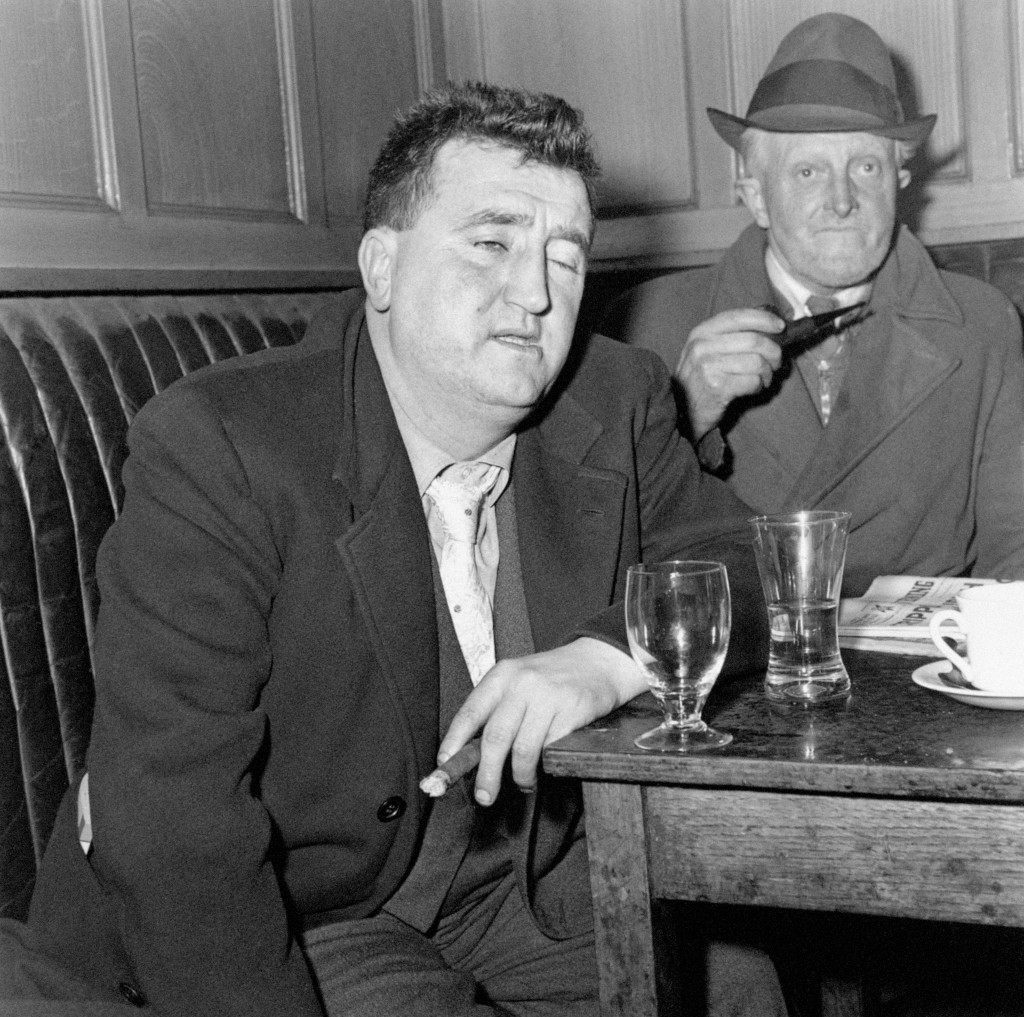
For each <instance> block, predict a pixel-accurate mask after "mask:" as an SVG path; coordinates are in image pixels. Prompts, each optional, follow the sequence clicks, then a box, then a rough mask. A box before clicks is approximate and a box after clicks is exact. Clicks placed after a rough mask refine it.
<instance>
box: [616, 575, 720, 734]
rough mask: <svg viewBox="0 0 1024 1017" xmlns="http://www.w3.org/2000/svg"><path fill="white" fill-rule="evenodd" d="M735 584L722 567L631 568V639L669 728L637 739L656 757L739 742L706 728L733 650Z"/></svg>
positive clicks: (628, 587)
mask: <svg viewBox="0 0 1024 1017" xmlns="http://www.w3.org/2000/svg"><path fill="white" fill-rule="evenodd" d="M731 622H732V613H731V603H730V599H729V577H728V576H727V575H726V571H725V566H724V565H722V564H721V563H720V562H715V561H666V562H659V563H657V564H654V565H631V566H630V568H629V571H628V573H627V576H626V634H627V637H628V639H629V649H630V651H631V653H632V654H633V659H634V660H635V661H636V662H637V664H639V665H640V667H641V668H642V669H643V671H644V673H645V674H646V676H647V681H648V683H649V684H650V687H651V692H652V693H654V697H655V698H656V699H657V700H658V702H659V703H660V704H661V708H662V712H663V714H664V717H665V719H664V722H663V723H662V724H661V725H660V726H658V727H656V728H654V729H653V730H651V731H648V732H646V733H645V734H642V735H641V736H640V737H639V738H637V739H636V745H637V746H638V747H639V748H641V749H649V750H651V751H653V752H695V751H700V750H702V749H710V748H717V747H718V746H721V745H728V744H729V742H731V741H732V735H731V734H724V733H723V732H721V731H715V730H714V729H713V728H710V727H708V725H707V724H705V723H704V721H703V720H701V711H702V710H703V709H704V702H705V700H707V698H708V694H709V693H710V692H711V687H712V686H713V685H714V684H715V679H716V678H717V677H718V673H719V672H720V671H721V670H722V664H723V663H724V662H725V653H726V650H727V649H728V648H729V628H730V625H731Z"/></svg>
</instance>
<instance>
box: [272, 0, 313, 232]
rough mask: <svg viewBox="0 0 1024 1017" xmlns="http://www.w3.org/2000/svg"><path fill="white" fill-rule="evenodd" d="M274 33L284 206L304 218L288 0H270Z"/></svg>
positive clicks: (303, 177)
mask: <svg viewBox="0 0 1024 1017" xmlns="http://www.w3.org/2000/svg"><path fill="white" fill-rule="evenodd" d="M274 34H275V36H276V37H277V73H278V76H279V78H280V80H281V120H282V122H283V124H284V149H285V153H284V154H285V167H286V172H287V174H288V206H289V208H290V209H291V213H292V215H293V216H294V217H295V218H296V219H298V220H299V221H300V222H308V221H309V200H308V197H307V194H306V161H305V146H304V145H303V139H302V103H301V101H300V95H299V75H298V71H297V58H296V53H295V28H294V23H293V20H292V0H274Z"/></svg>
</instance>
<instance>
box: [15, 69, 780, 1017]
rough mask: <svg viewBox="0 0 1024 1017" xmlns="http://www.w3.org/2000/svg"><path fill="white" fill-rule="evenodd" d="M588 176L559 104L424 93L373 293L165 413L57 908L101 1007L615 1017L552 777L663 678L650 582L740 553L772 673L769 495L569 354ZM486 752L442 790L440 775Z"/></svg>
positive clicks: (109, 644) (404, 133) (53, 906)
mask: <svg viewBox="0 0 1024 1017" xmlns="http://www.w3.org/2000/svg"><path fill="white" fill-rule="evenodd" d="M596 171H597V170H596V165H595V163H594V160H593V156H592V155H591V151H590V148H589V144H588V141H587V137H586V133H585V130H584V128H583V125H582V122H581V119H580V117H579V115H578V114H577V113H576V112H575V111H574V110H573V109H572V108H571V107H569V106H567V105H566V104H565V103H564V102H562V101H561V100H558V99H555V98H553V97H550V96H530V95H526V94H524V93H520V92H515V91H511V90H507V89H498V88H490V87H486V86H465V87H462V88H448V89H446V90H442V91H441V92H440V93H437V94H434V95H432V96H429V97H427V98H426V99H425V100H424V101H422V102H421V103H420V104H418V105H417V106H416V107H414V109H413V110H412V111H411V112H410V113H409V114H408V115H407V116H406V117H404V118H403V119H401V120H400V121H399V122H398V123H397V125H396V126H395V128H394V129H393V130H392V133H391V135H390V136H389V138H388V140H387V142H386V144H385V146H384V149H383V151H382V153H381V155H380V157H379V159H378V161H377V163H376V165H375V167H374V170H373V173H372V175H371V182H370V188H369V195H368V202H367V221H366V227H367V228H366V233H365V236H364V238H363V241H362V243H361V246H360V250H359V265H360V268H361V271H362V275H363V280H364V285H365V293H364V292H353V293H352V294H351V297H350V299H348V300H346V301H344V302H343V303H342V304H341V305H340V306H339V307H338V308H337V309H336V310H335V312H334V313H333V315H332V316H331V317H328V318H326V319H324V320H321V321H319V322H318V323H316V324H314V325H312V326H311V328H310V331H309V334H308V335H307V336H306V337H305V338H304V339H303V341H302V342H301V343H300V344H298V345H297V346H295V347H291V348H287V349H275V350H270V351H266V352H264V353H260V354H256V355H254V356H250V357H244V358H240V359H238V360H237V361H234V362H230V363H224V364H220V365H218V366H216V367H213V368H210V369H208V370H206V371H202V372H199V373H197V374H195V375H192V376H190V377H188V378H187V379H184V380H182V381H181V382H180V383H178V384H176V385H174V386H172V387H171V389H169V390H168V391H167V392H166V393H165V394H164V395H163V396H161V397H158V398H156V399H154V400H152V402H151V403H149V404H148V405H147V406H146V407H145V408H144V409H143V411H142V412H140V414H139V415H138V417H137V419H136V420H135V422H134V424H133V427H132V430H131V437H130V452H131V454H130V456H129V459H128V462H127V464H126V467H125V473H124V481H125V490H126V498H125V504H124V509H123V512H122V514H121V516H120V517H119V519H118V521H117V522H116V523H115V524H114V526H113V527H112V529H111V531H110V533H109V535H108V536H107V538H106V540H105V543H104V545H103V548H102V551H101V555H100V560H99V581H100V585H101V590H102V609H101V617H100V623H99V629H98V633H97V639H96V679H97V689H96V691H97V698H96V714H95V724H94V731H93V736H92V741H91V745H90V750H89V756H88V784H87V786H79V787H75V788H73V789H72V791H71V793H70V794H69V795H68V798H67V800H66V801H65V803H64V806H63V809H62V812H61V815H60V817H59V819H58V822H57V827H56V832H55V834H54V837H53V840H52V842H51V845H50V847H49V851H48V854H47V857H46V860H45V862H44V865H43V867H42V871H41V874H40V877H39V883H38V889H37V893H36V895H35V898H34V902H33V909H32V917H31V929H32V934H33V936H34V937H35V940H36V942H37V944H38V946H39V948H40V949H41V950H42V951H43V953H45V954H46V955H47V956H49V957H50V958H53V959H56V960H59V961H60V963H61V965H62V966H63V967H64V969H65V970H66V971H67V972H68V978H69V979H71V978H77V979H79V980H80V982H81V984H82V986H84V987H86V988H84V989H83V990H82V991H83V993H84V994H87V995H93V996H95V997H97V998H99V999H110V1000H118V999H121V998H124V999H127V1000H128V1001H129V1002H133V1003H135V1004H137V1005H140V1006H145V1005H147V1004H148V1005H150V1006H152V1007H153V1009H155V1010H156V1012H158V1013H160V1014H166V1015H175V1017H178V1015H180V1017H195V1015H199V1014H210V1015H216V1017H229V1015H242V1014H245V1015H266V1017H285V1015H287V1017H299V1015H309V1017H313V1015H317V1017H320V1015H322V1014H324V1013H327V1014H329V1015H342V1014H344V1015H346V1017H351V1015H371V1014H372V1015H379V1014H402V1015H403V1017H406V1015H424V1017H426V1015H469V1014H484V1013H499V1012H500V1013H507V1014H524V1015H525V1014H551V1015H555V1014H558V1015H583V1014H590V1013H593V1012H594V1009H595V1006H596V1002H595V994H596V977H595V961H594V952H593V937H592V933H591V931H590V925H591V914H590V900H589V887H588V881H587V872H586V857H585V842H584V841H583V840H582V839H581V838H582V806H581V800H580V796H579V792H578V788H577V787H576V786H575V785H574V784H573V783H570V782H559V781H554V780H551V779H547V778H545V777H544V775H543V774H542V773H539V757H540V753H541V751H542V748H543V746H544V745H545V744H547V743H549V742H551V741H552V740H554V739H556V738H558V737H560V736H561V735H563V734H565V733H567V732H569V731H572V730H574V729H576V728H578V727H580V726H581V725H584V724H586V723H588V722H590V721H592V720H594V719H595V718H598V717H600V716H602V715H603V714H605V713H607V712H608V711H610V710H612V709H614V708H615V707H617V706H619V705H621V704H623V703H625V702H626V701H627V700H629V699H630V698H632V697H634V696H636V695H637V694H638V693H640V692H641V691H643V689H644V687H645V686H644V680H643V678H642V676H641V674H640V673H639V671H638V669H637V668H636V667H635V666H634V665H633V663H632V662H631V660H630V658H629V656H628V654H627V652H626V649H625V645H626V644H625V639H624V633H623V621H622V609H621V598H622V594H623V588H624V581H625V574H626V569H627V567H628V565H629V564H631V563H633V562H637V561H640V560H641V559H648V560H657V559H662V558H666V557H674V556H679V557H686V556H692V557H696V556H700V557H708V556H713V557H715V558H718V559H720V560H724V561H725V562H726V563H727V565H728V566H729V568H730V578H731V580H732V587H733V598H734V601H733V602H734V613H735V624H734V638H733V644H732V647H731V650H730V658H729V661H728V662H727V668H731V669H732V670H742V669H743V668H744V667H750V666H751V665H754V666H757V665H760V664H761V663H762V662H763V659H764V652H765V619H764V613H763V605H762V601H761V595H760V591H759V587H758V584H757V580H756V573H755V570H754V569H753V567H752V559H751V556H750V548H749V543H748V541H747V540H746V539H745V538H744V537H742V536H738V534H742V532H743V527H744V519H745V516H746V515H747V512H746V509H745V507H744V506H743V505H742V504H741V503H740V502H738V501H737V500H736V499H735V498H734V497H733V496H732V495H731V493H730V492H729V491H728V490H727V488H725V486H724V485H721V484H720V483H719V482H718V481H716V480H714V479H711V478H707V477H705V476H702V475H701V473H700V470H699V468H698V466H697V463H696V460H695V459H694V457H693V455H692V452H691V450H690V449H689V447H688V446H687V445H686V444H685V443H683V442H682V441H681V440H680V438H679V436H678V434H677V431H676V428H675V411H674V406H673V403H672V399H671V395H670V391H669V384H668V375H667V372H666V371H665V369H664V368H663V367H662V366H661V365H660V363H659V362H658V360H657V358H656V357H654V356H653V355H652V354H646V353H640V352H637V351H632V350H629V349H627V348H625V347H622V346H619V345H617V344H614V343H611V342H609V341H606V340H603V339H593V340H592V341H590V342H580V343H578V344H576V345H574V344H573V343H572V335H573V329H574V325H575V319H576V314H577V309H578V306H579V302H580V298H581V295H582V291H583V279H584V274H585V271H586V266H587V255H588V250H589V247H590V242H591V237H592V233H593V228H594V217H593V181H594V177H595V175H596ZM467 519H468V520H469V522H468V524H466V520H467ZM463 531H465V532H463ZM467 534H468V535H467ZM499 552H500V553H499ZM478 734H479V735H481V736H482V741H481V745H482V748H481V758H480V762H479V768H478V770H477V771H476V774H475V777H470V778H468V779H466V780H465V781H462V782H459V783H458V784H457V785H456V786H455V787H453V788H452V789H451V790H450V791H449V793H448V794H447V795H445V796H444V797H443V798H440V799H439V800H437V802H436V803H435V804H433V805H431V803H430V801H429V800H428V799H427V798H426V797H425V796H424V795H423V794H422V793H421V792H420V791H419V790H418V787H417V784H418V781H419V780H420V778H421V777H422V776H423V775H424V774H426V773H427V772H428V771H429V770H431V769H432V768H433V766H434V765H435V762H436V761H437V760H438V759H444V758H445V757H447V756H449V755H450V754H452V753H453V752H455V751H456V750H458V749H459V748H461V747H462V746H463V745H464V744H465V743H466V742H467V741H469V740H470V739H471V738H473V737H474V736H476V735H478ZM474 798H475V801H474ZM76 823H77V827H76ZM712 956H713V957H715V956H717V957H719V960H720V961H721V959H722V958H723V957H725V956H726V955H725V954H724V953H722V952H718V953H717V954H716V953H715V952H714V951H713V952H712ZM737 957H738V958H740V959H739V960H738V961H737V960H736V958H737ZM728 958H729V959H728V960H727V961H726V962H725V963H727V965H729V966H730V970H729V972H728V975H727V977H725V978H723V979H721V980H716V981H713V982H712V984H711V986H710V988H709V992H710V995H711V1000H712V1003H713V1009H714V1007H715V1006H718V1005H719V1004H720V1005H721V1007H722V1012H724V1011H725V1009H726V1008H728V1010H729V1012H736V1013H738V1012H740V1010H738V1009H735V1008H734V1001H733V1000H732V999H730V998H729V997H730V994H731V995H733V996H739V997H740V998H741V999H742V1000H743V1001H744V1003H745V1005H746V1006H749V1007H750V1008H751V1009H750V1012H751V1013H758V1014H766V1013H768V1014H770V1013H782V1012H784V1004H783V1003H782V1000H781V997H780V994H779V988H778V984H777V982H776V981H775V978H774V972H773V970H772V969H771V966H770V964H769V963H767V962H766V961H765V959H764V958H763V957H762V956H761V955H759V954H756V953H754V952H751V951H748V952H746V953H732V954H729V955H728ZM743 963H747V965H748V968H747V974H746V976H741V975H738V974H737V972H738V970H739V968H740V967H741V966H742V965H743ZM723 985H724V988H722V989H721V991H720V987H721V986H723Z"/></svg>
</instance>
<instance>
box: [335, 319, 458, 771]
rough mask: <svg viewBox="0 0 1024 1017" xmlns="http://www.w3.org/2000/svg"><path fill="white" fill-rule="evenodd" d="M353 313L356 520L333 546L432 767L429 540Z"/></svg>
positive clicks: (343, 479) (345, 469)
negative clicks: (398, 607)
mask: <svg viewBox="0 0 1024 1017" xmlns="http://www.w3.org/2000/svg"><path fill="white" fill-rule="evenodd" d="M356 318H357V319H358V320H354V321H353V323H352V324H351V326H350V327H349V329H348V330H347V334H346V341H345V363H344V390H343V391H344V401H345V415H344V419H343V423H342V429H341V435H340V437H339V448H340V451H339V456H338V462H337V466H336V468H335V473H334V477H335V480H336V481H337V482H338V484H339V497H341V498H343V499H348V500H349V502H350V503H351V512H350V518H351V519H352V522H351V525H350V526H349V527H348V529H347V530H345V531H344V532H343V533H341V534H340V535H339V536H338V538H337V540H336V542H335V543H336V546H337V549H338V553H339V554H340V556H341V559H342V562H343V564H344V566H345V569H346V571H347V573H348V576H349V579H350V581H351V583H352V590H353V595H354V598H355V604H356V609H357V611H358V612H359V614H360V615H361V616H362V621H363V623H364V625H365V628H366V632H367V633H368V635H369V639H370V641H371V644H372V646H373V649H374V652H375V654H376V656H377V658H378V661H379V663H380V668H381V675H382V680H383V682H384V685H385V687H386V689H387V690H388V692H389V693H390V695H391V697H392V699H393V701H394V704H395V707H396V709H397V710H398V713H399V715H400V716H401V717H403V718H405V719H406V720H407V721H408V723H409V725H410V732H411V737H412V748H413V750H414V753H415V758H416V766H417V768H418V772H421V773H425V772H427V771H428V770H429V769H430V768H431V767H432V766H433V765H434V759H433V757H434V753H435V751H436V746H437V734H438V731H437V728H438V643H437V620H436V615H435V612H434V593H433V579H432V576H431V567H430V550H429V548H430V541H429V537H428V534H427V526H426V521H425V519H424V515H423V507H422V504H421V503H420V498H419V493H418V491H417V488H416V480H415V477H414V475H413V472H412V466H411V465H410V463H409V457H408V455H407V453H406V451H405V446H404V444H403V443H402V439H401V435H400V434H399V431H398V425H397V423H396V422H395V418H394V414H393V413H392V411H391V404H390V402H389V400H388V395H387V390H386V389H385V388H384V381H383V378H382V377H381V374H380V368H379V367H378V365H377V360H376V357H375V355H374V353H373V347H372V345H371V343H370V338H369V334H368V333H367V331H366V328H365V324H364V316H363V314H362V313H360V314H359V315H357V316H356ZM398 604H401V605H402V610H401V611H396V610H395V606H396V605H398Z"/></svg>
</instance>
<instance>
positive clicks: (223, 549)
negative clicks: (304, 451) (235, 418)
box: [88, 385, 322, 1017]
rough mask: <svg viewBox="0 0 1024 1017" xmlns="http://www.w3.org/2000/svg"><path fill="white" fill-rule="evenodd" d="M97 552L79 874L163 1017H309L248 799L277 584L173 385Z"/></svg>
mask: <svg viewBox="0 0 1024 1017" xmlns="http://www.w3.org/2000/svg"><path fill="white" fill-rule="evenodd" d="M124 480H125V489H126V497H125V503H124V509H123V512H122V514H121V515H120V518H119V519H118V520H117V522H116V523H115V524H114V526H113V527H112V528H111V530H110V531H109V534H108V536H107V538H106V540H105V542H104V544H103V547H102V550H101V554H100V558H99V563H98V578H99V582H100V588H101V596H102V601H101V603H102V607H101V612H100V619H99V624H98V631H97V638H96V684H97V699H96V712H95V721H94V732H93V736H92V740H91V744H90V751H89V760H88V765H89V774H90V791H91V798H92V819H93V833H94V842H93V850H94V855H93V861H94V866H95V868H96V871H97V873H98V875H99V877H100V878H101V880H102V881H103V883H104V885H105V887H106V889H107V891H108V892H109V893H111V894H112V895H113V897H114V898H115V900H116V902H117V907H118V909H119V911H120V916H121V928H122V936H123V939H124V943H125V946H126V949H127V950H128V952H129V956H130V959H131V962H132V964H133V967H134V969H135V973H136V975H137V978H138V982H139V986H140V988H141V989H142V991H143V992H144V994H145V995H146V997H147V998H148V999H149V1001H150V1002H151V1004H152V1005H153V1007H154V1009H155V1010H156V1012H158V1013H160V1014H162V1015H167V1017H195V1015H196V1014H217V1015H218V1017H230V1015H242V1014H245V1015H246V1017H255V1015H266V1017H280V1015H283V1014H287V1015H289V1017H302V1015H307V1017H314V1015H316V1017H320V1015H322V1010H321V1007H320V1004H319V1002H318V1000H317V997H316V994H315V990H314V987H313V984H312V980H311V976H310V974H309V971H308V969H307V967H306V962H305V960H304V957H303V956H302V954H301V951H300V950H299V948H298V946H297V944H296V943H295V942H294V940H293V939H292V938H291V936H290V934H289V929H288V923H287V919H286V912H285V906H284V902H283V899H282V894H281V890H280V887H279V884H278V880H277V877H276V874H275V870H274V867H273V865H272V863H271V861H270V857H269V846H270V842H271V823H270V819H269V817H268V814H267V812H266V810H265V809H264V807H263V806H262V805H261V803H260V801H259V799H258V797H257V795H256V794H255V793H254V788H253V780H254V777H253V773H254V770H255V769H256V761H257V759H258V757H259V754H260V753H261V752H264V751H266V749H267V746H266V745H265V738H266V718H265V716H264V714H263V713H262V712H261V709H260V705H259V701H260V691H261V689H262V687H263V684H264V683H265V681H266V679H267V676H268V672H269V668H270V647H269V641H268V634H267V623H266V619H267V617H268V613H269V608H270V604H271V603H272V599H273V597H274V593H275V584H276V582H277V579H278V575H279V571H280V562H279V558H278V552H277V550H276V548H275V542H274V539H273V535H272V533H271V527H270V524H269V522H268V520H267V518H266V517H265V516H264V513H263V511H262V510H261V507H260V505H258V504H257V503H256V501H255V499H254V498H253V496H252V492H251V491H250V488H249V485H248V482H247V477H246V475H245V471H244V469H243V468H242V465H241V463H240V461H239V458H238V456H237V455H236V454H235V450H234V448H233V445H232V442H231V440H230V439H229V437H228V435H227V433H226V430H225V428H224V426H223V424H222V422H221V420H220V419H219V415H218V413H217V412H216V410H215V409H214V408H213V407H212V406H211V405H210V404H209V402H208V400H207V399H206V398H204V396H203V395H202V393H201V392H199V391H198V390H197V389H196V388H194V387H191V386H187V385H182V386H175V387H174V388H173V389H172V390H170V391H169V392H168V393H167V397H165V398H161V399H160V400H157V401H156V403H150V404H149V405H148V406H147V407H146V408H145V409H144V411H143V412H142V413H141V414H140V415H139V417H138V418H137V420H136V422H135V425H134V426H133V428H132V431H131V437H130V455H129V458H128V461H127V464H126V466H125V470H124Z"/></svg>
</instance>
